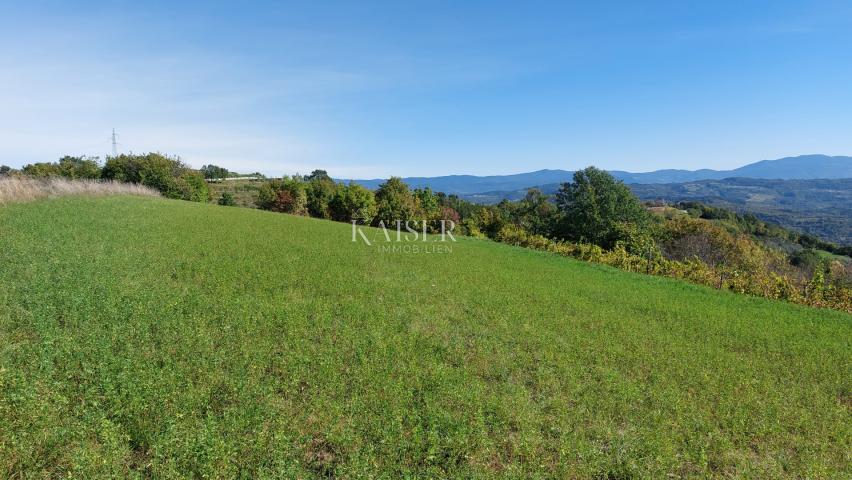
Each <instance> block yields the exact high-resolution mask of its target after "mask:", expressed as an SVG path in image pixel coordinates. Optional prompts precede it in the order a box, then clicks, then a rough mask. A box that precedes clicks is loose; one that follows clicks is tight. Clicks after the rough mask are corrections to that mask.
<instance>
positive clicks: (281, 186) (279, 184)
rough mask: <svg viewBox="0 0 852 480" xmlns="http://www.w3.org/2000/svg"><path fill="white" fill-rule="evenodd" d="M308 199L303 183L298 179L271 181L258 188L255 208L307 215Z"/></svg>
mask: <svg viewBox="0 0 852 480" xmlns="http://www.w3.org/2000/svg"><path fill="white" fill-rule="evenodd" d="M307 203H308V197H307V193H306V188H305V182H303V181H302V180H301V179H300V178H298V177H285V178H283V179H281V180H272V181H271V182H267V183H265V184H263V185H262V186H261V187H260V190H259V192H258V197H257V206H258V208H261V209H263V210H271V211H273V212H281V213H291V214H293V215H307V214H308V210H307Z"/></svg>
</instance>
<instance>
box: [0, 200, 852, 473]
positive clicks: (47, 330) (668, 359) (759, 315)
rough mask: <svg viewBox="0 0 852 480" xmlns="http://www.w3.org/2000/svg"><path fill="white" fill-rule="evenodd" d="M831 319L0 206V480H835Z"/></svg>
mask: <svg viewBox="0 0 852 480" xmlns="http://www.w3.org/2000/svg"><path fill="white" fill-rule="evenodd" d="M850 342H852V317H850V316H849V315H846V314H842V313H839V312H834V311H826V310H817V309H809V308H804V307H798V306H795V305H791V304H786V303H782V302H774V301H767V300H763V299H757V298H750V297H745V296H738V295H735V294H730V293H726V292H718V291H715V290H712V289H708V288H703V287H698V286H694V285H690V284H686V283H682V282H678V281H674V280H669V279H665V278H658V277H648V276H641V275H634V274H630V273H625V272H621V271H617V270H614V269H611V268H606V267H602V266H597V265H592V264H586V263H581V262H576V261H572V260H569V259H566V258H563V257H559V256H555V255H551V254H547V253H541V252H534V251H530V250H524V249H520V248H514V247H510V246H507V245H502V244H498V243H492V242H488V241H482V240H474V239H459V241H458V242H457V243H454V244H452V251H451V252H450V253H392V252H391V253H388V252H385V253H382V252H380V251H378V249H377V247H376V245H373V246H368V245H365V244H363V243H353V242H352V241H351V227H350V226H348V225H345V224H340V223H333V222H328V221H322V220H316V219H310V218H303V217H292V216H287V215H283V214H275V213H269V212H263V211H257V210H248V209H240V208H227V207H219V206H215V205H203V204H194V203H189V202H181V201H172V200H163V199H156V198H133V197H110V198H100V199H91V198H62V199H54V200H43V201H37V202H34V203H29V204H16V205H8V206H5V207H0V478H34V477H35V478H38V477H50V478H58V477H68V478H106V477H124V476H129V477H140V478H146V477H150V478H179V477H212V478H217V477H222V478H232V477H242V478H314V477H339V478H433V477H434V478H444V477H464V478H493V477H514V478H554V477H557V478H610V479H627V478H667V477H675V478H680V477H693V478H707V477H717V478H734V477H751V478H779V477H781V478H784V477H786V478H849V477H850V476H852V467H850V464H852V456H850V452H852V411H850V409H852V345H850Z"/></svg>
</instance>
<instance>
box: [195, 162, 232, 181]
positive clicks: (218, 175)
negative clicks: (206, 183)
mask: <svg viewBox="0 0 852 480" xmlns="http://www.w3.org/2000/svg"><path fill="white" fill-rule="evenodd" d="M199 171H200V172H201V174H202V175H204V178H205V179H207V180H213V179H224V178H228V177H229V176H230V175H231V172H229V171H228V169H227V168H225V167H220V166H218V165H204V166H203V167H201V170H199Z"/></svg>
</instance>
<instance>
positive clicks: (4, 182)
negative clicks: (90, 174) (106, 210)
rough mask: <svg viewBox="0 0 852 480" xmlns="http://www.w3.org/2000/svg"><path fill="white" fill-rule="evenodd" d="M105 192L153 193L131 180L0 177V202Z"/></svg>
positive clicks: (88, 195)
mask: <svg viewBox="0 0 852 480" xmlns="http://www.w3.org/2000/svg"><path fill="white" fill-rule="evenodd" d="M105 195H137V196H149V197H156V196H159V195H160V194H159V193H158V192H157V191H156V190H154V189H153V188H149V187H146V186H143V185H137V184H132V183H121V182H113V181H108V180H90V179H79V180H69V179H65V178H57V177H54V178H32V177H25V176H8V177H0V205H2V204H6V203H14V202H31V201H33V200H39V199H43V198H54V197H64V196H84V197H100V196H105Z"/></svg>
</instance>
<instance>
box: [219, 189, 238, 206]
mask: <svg viewBox="0 0 852 480" xmlns="http://www.w3.org/2000/svg"><path fill="white" fill-rule="evenodd" d="M217 203H218V204H219V205H222V206H224V207H233V206H235V205H236V204H237V202H236V201H235V200H234V194H232V193H231V192H222V196H220V197H219V201H218V202H217Z"/></svg>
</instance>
